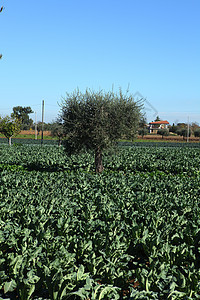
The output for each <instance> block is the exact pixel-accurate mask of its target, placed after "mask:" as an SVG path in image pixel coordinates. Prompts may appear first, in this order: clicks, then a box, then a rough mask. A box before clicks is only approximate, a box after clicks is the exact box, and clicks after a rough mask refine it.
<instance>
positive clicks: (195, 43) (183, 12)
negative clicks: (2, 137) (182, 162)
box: [0, 0, 200, 123]
mask: <svg viewBox="0 0 200 300" xmlns="http://www.w3.org/2000/svg"><path fill="white" fill-rule="evenodd" d="M2 5H3V6H4V7H5V9H4V11H3V12H2V13H1V14H0V28H1V35H0V53H2V54H3V57H2V59H1V61H0V115H2V116H4V115H6V114H10V113H11V112H12V108H13V107H14V106H18V105H21V106H31V108H32V109H33V110H34V111H35V112H37V119H38V120H41V103H42V100H43V99H44V101H45V122H51V121H52V120H54V119H56V117H57V115H58V112H59V109H60V107H59V105H58V103H61V98H62V97H65V94H66V92H69V93H71V92H73V90H74V89H76V88H79V89H80V90H81V91H85V89H86V88H91V89H93V90H97V91H98V90H99V89H103V90H105V91H109V90H111V89H112V87H114V90H116V91H117V90H118V89H119V87H121V88H122V90H123V91H124V92H125V91H126V90H127V87H129V91H130V93H132V94H136V98H137V97H138V95H142V96H143V97H144V98H145V99H146V102H145V110H146V113H147V119H148V121H152V120H153V119H155V114H156V113H158V115H159V116H160V118H161V119H167V120H168V121H169V122H170V123H173V122H187V119H188V117H189V120H190V122H194V121H196V122H198V123H200V89H199V82H200V54H199V53H200V18H199V13H200V1H199V0H190V1H189V0H188V1H185V0H168V1H162V0H152V1H149V0H123V1H122V0H101V1H95V0H84V1H82V0H73V1H72V0H70V1H68V0H57V1H52V0H42V1H41V0H40V1H39V0H34V1H33V0H29V1H27V0H26V1H25V0H22V1H16V0H0V6H2ZM31 117H32V118H33V119H34V114H33V115H32V116H31Z"/></svg>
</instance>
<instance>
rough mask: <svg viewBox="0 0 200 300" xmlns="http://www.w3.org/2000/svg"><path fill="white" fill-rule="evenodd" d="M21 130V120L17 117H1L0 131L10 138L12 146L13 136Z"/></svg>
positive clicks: (9, 142) (9, 141)
mask: <svg viewBox="0 0 200 300" xmlns="http://www.w3.org/2000/svg"><path fill="white" fill-rule="evenodd" d="M20 131H21V121H20V120H19V119H16V118H12V117H9V116H6V117H4V118H0V132H1V133H2V134H3V135H4V136H5V137H6V138H7V139H8V144H9V145H10V146H11V138H12V137H14V136H15V135H17V134H18V133H19V132H20Z"/></svg>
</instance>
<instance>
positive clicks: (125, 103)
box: [60, 90, 142, 173]
mask: <svg viewBox="0 0 200 300" xmlns="http://www.w3.org/2000/svg"><path fill="white" fill-rule="evenodd" d="M141 109H142V103H141V102H135V101H134V98H133V96H132V95H129V94H128V92H127V93H126V94H123V93H122V91H121V90H119V92H118V93H114V92H103V91H99V92H94V91H91V90H86V91H85V93H81V92H80V91H79V90H75V91H74V92H73V93H72V94H67V95H66V97H65V98H63V101H62V104H61V114H60V119H61V122H62V124H63V130H64V133H65V135H66V139H65V140H64V143H63V144H64V147H65V150H66V152H67V153H69V154H72V153H76V152H79V151H81V150H83V149H85V150H93V151H94V156H95V170H96V172H97V173H101V172H102V171H103V163H102V155H103V150H104V149H106V148H109V147H111V146H113V145H114V143H115V142H116V141H117V140H118V139H120V138H128V139H133V138H134V137H135V136H136V133H137V128H138V124H139V120H140V118H141Z"/></svg>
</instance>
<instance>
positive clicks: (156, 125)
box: [148, 120, 169, 133]
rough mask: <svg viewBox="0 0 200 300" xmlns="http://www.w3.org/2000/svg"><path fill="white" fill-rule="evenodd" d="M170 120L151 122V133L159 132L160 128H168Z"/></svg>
mask: <svg viewBox="0 0 200 300" xmlns="http://www.w3.org/2000/svg"><path fill="white" fill-rule="evenodd" d="M168 126H169V122H168V121H166V120H165V121H156V122H150V123H149V127H148V129H149V133H157V131H158V130H159V129H163V128H164V129H168Z"/></svg>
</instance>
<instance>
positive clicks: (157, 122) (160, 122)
mask: <svg viewBox="0 0 200 300" xmlns="http://www.w3.org/2000/svg"><path fill="white" fill-rule="evenodd" d="M149 124H169V122H168V121H156V122H150V123H149Z"/></svg>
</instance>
